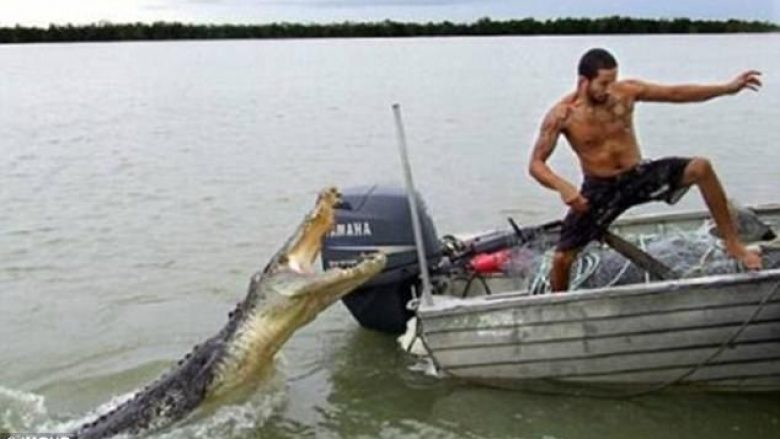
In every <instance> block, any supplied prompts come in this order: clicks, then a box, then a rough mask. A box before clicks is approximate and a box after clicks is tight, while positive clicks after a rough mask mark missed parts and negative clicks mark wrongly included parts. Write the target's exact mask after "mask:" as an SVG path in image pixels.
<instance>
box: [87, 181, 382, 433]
mask: <svg viewBox="0 0 780 439" xmlns="http://www.w3.org/2000/svg"><path fill="white" fill-rule="evenodd" d="M339 199H340V195H339V193H338V191H337V190H336V189H335V188H331V189H327V190H324V191H322V192H321V193H320V195H319V198H318V200H317V204H316V206H315V207H314V209H313V210H312V212H310V213H309V215H307V217H306V218H305V219H304V221H303V223H302V224H301V225H300V226H299V227H298V229H297V230H296V232H295V234H294V235H293V236H292V237H291V238H290V239H289V240H288V242H287V244H286V245H285V246H284V247H283V248H282V249H281V250H279V252H277V254H276V255H275V256H274V257H273V258H272V260H271V262H270V263H269V264H268V265H267V266H266V267H265V269H264V270H263V271H261V272H259V273H257V274H255V275H254V276H253V277H252V279H251V282H250V284H249V291H248V293H247V295H246V298H245V299H244V301H243V302H241V303H239V304H238V305H237V307H236V309H235V310H234V311H233V312H231V313H230V314H229V319H228V322H227V325H225V327H224V328H222V330H221V331H219V333H218V334H217V335H215V336H213V337H211V338H210V339H208V340H206V341H205V342H204V343H202V344H200V345H197V346H195V348H194V349H193V350H192V352H191V353H189V354H188V355H187V356H186V357H185V358H184V359H182V360H180V361H179V362H178V364H177V365H176V366H175V367H173V369H171V370H170V371H168V372H167V373H166V374H164V375H163V376H162V377H160V378H159V379H158V380H157V381H155V382H153V383H152V384H151V385H149V386H147V387H146V388H144V389H143V390H141V391H139V392H138V393H136V395H135V396H134V397H133V398H132V399H130V400H129V401H127V402H125V403H123V404H122V405H120V406H119V407H117V408H116V409H114V410H112V411H110V412H109V413H106V414H104V415H102V416H100V417H99V418H98V419H97V420H95V421H94V422H91V423H88V424H85V425H83V426H81V427H80V428H79V429H78V430H77V431H75V432H74V433H73V435H75V436H76V437H78V438H82V439H93V438H104V437H111V436H114V435H117V434H120V433H122V434H130V435H137V434H139V433H144V432H149V431H152V430H156V429H159V428H162V427H165V426H167V425H170V424H171V423H173V422H175V421H177V420H180V419H182V418H184V417H185V416H186V415H188V414H189V413H191V412H192V411H193V410H195V409H196V408H197V407H199V406H202V405H204V404H212V403H216V404H218V403H219V401H220V400H222V399H224V398H226V397H227V396H229V395H231V394H232V393H240V392H241V391H247V390H251V389H252V388H254V386H255V385H256V383H257V381H258V380H259V379H260V377H262V375H263V371H264V370H266V368H267V366H269V365H270V364H271V363H272V361H273V358H274V356H275V354H276V353H277V352H278V351H279V349H280V348H281V347H282V345H283V344H284V343H285V342H286V341H287V340H288V339H289V338H290V336H292V334H293V333H294V332H295V331H296V330H297V329H298V328H300V327H302V326H304V325H306V324H307V323H309V322H310V321H312V320H313V319H314V318H315V317H316V316H317V314H319V313H320V312H321V311H322V310H324V309H325V308H327V307H328V306H329V305H330V304H332V303H334V302H336V301H337V300H338V299H340V298H341V297H343V296H345V295H346V294H347V293H349V292H350V291H352V290H353V289H355V288H356V287H358V286H359V285H360V284H362V283H363V282H365V281H367V280H369V279H370V278H371V277H373V276H374V275H375V274H377V273H379V272H380V271H382V269H383V268H384V265H385V262H386V258H385V256H384V255H382V254H374V255H371V256H367V257H366V258H364V259H363V260H362V261H361V262H360V263H358V264H357V265H356V266H355V267H352V268H348V269H338V268H334V269H330V270H327V271H326V272H324V273H317V274H315V273H313V272H312V271H311V268H312V263H313V262H314V259H315V258H316V257H317V255H318V254H319V252H320V247H321V244H322V238H323V237H324V235H325V234H326V233H327V232H328V231H329V230H330V229H331V227H332V226H333V224H334V213H333V209H334V206H335V205H336V204H337V203H338V202H339Z"/></svg>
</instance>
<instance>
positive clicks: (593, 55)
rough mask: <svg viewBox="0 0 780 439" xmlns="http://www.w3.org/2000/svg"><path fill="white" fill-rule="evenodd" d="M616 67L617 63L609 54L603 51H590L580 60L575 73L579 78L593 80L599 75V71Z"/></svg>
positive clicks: (598, 49)
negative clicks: (577, 73)
mask: <svg viewBox="0 0 780 439" xmlns="http://www.w3.org/2000/svg"><path fill="white" fill-rule="evenodd" d="M615 67H617V61H616V60H615V57H614V56H612V54H611V53H609V52H607V51H606V50H604V49H600V48H596V49H590V50H588V51H587V52H585V54H584V55H582V58H580V65H579V68H578V69H577V71H578V72H579V74H580V75H581V76H584V77H586V78H588V79H593V78H595V77H596V76H598V74H599V70H604V69H606V70H609V69H614V68H615Z"/></svg>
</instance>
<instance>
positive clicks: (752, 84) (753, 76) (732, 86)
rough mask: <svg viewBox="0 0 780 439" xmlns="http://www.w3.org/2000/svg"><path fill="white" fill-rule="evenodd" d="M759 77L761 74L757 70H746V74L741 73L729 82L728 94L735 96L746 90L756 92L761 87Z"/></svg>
mask: <svg viewBox="0 0 780 439" xmlns="http://www.w3.org/2000/svg"><path fill="white" fill-rule="evenodd" d="M759 76H761V72H759V71H758V70H748V71H747V72H743V73H741V74H740V75H739V76H737V77H736V78H734V80H733V81H731V82H729V92H730V93H731V94H735V93H739V92H741V91H742V90H744V89H746V88H749V89H751V90H753V91H758V89H759V88H761V86H762V85H763V84H761V79H760V78H759Z"/></svg>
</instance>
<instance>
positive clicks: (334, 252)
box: [322, 185, 440, 333]
mask: <svg viewBox="0 0 780 439" xmlns="http://www.w3.org/2000/svg"><path fill="white" fill-rule="evenodd" d="M415 199H416V201H417V206H418V212H419V213H420V223H421V224H420V226H421V229H422V235H423V243H424V245H425V249H426V252H427V255H426V256H427V258H428V262H429V264H435V263H437V262H438V259H439V258H440V249H439V246H440V244H439V242H438V238H437V236H436V229H435V228H434V225H433V221H432V220H431V218H430V216H429V215H428V212H427V211H426V209H425V205H424V203H423V202H422V200H421V199H420V197H419V195H417V196H416V197H415ZM342 200H343V203H342V205H341V206H339V207H338V208H337V209H336V225H335V227H334V229H333V230H332V231H331V232H330V233H329V234H328V236H326V238H325V242H324V244H323V246H322V265H323V267H324V268H326V269H327V268H331V267H338V266H351V265H354V264H355V263H357V261H358V259H359V257H360V255H361V254H363V253H371V252H376V251H382V252H384V253H385V254H386V255H387V265H386V267H385V269H384V271H383V272H382V273H380V274H378V275H377V276H376V277H374V278H373V279H371V280H370V281H368V282H367V283H365V284H363V285H362V286H361V287H360V288H359V289H357V290H355V291H354V292H353V293H351V294H348V295H347V296H346V297H344V299H342V300H343V301H344V304H345V305H346V306H347V308H349V311H350V312H351V313H352V315H353V316H354V317H355V318H356V319H357V320H358V322H359V323H360V324H361V325H362V326H363V327H366V328H370V329H376V330H379V331H382V332H391V333H402V332H404V331H405V330H406V321H407V320H408V319H409V318H410V317H412V315H413V313H412V311H410V310H408V309H407V306H406V305H407V303H408V302H409V300H410V299H411V298H412V288H414V287H415V285H416V284H418V283H419V274H420V268H419V263H418V259H417V250H416V247H415V242H414V232H413V229H412V220H411V214H410V212H409V201H408V199H407V196H406V191H405V190H404V189H402V188H400V187H390V186H376V185H375V186H368V187H357V188H349V189H346V190H344V191H342Z"/></svg>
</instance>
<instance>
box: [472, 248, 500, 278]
mask: <svg viewBox="0 0 780 439" xmlns="http://www.w3.org/2000/svg"><path fill="white" fill-rule="evenodd" d="M509 258H510V253H509V250H499V251H497V252H493V253H480V254H478V255H476V256H474V257H473V258H471V260H470V261H469V265H471V268H472V269H473V270H474V271H475V272H477V273H480V274H488V273H498V272H501V271H502V270H503V268H504V264H506V262H507V261H508V260H509Z"/></svg>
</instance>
